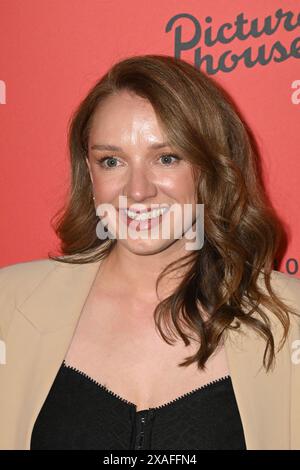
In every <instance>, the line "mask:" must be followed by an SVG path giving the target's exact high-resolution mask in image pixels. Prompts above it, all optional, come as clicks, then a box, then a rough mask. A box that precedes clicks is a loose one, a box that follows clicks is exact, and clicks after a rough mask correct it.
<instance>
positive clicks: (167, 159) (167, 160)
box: [97, 154, 181, 170]
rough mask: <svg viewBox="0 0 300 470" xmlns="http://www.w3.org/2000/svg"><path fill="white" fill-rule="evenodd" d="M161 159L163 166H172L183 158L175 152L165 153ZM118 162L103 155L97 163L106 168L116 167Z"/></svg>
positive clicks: (111, 157) (114, 158)
mask: <svg viewBox="0 0 300 470" xmlns="http://www.w3.org/2000/svg"><path fill="white" fill-rule="evenodd" d="M172 159H173V160H172ZM159 160H161V161H162V163H163V166H170V165H172V164H173V163H174V164H177V163H179V160H181V158H180V157H178V155H174V154H164V155H161V156H160V157H159ZM117 162H118V159H117V158H116V157H113V156H108V157H102V158H99V159H98V160H97V164H98V165H100V166H101V167H103V168H104V169H106V170H110V169H113V168H116V167H117Z"/></svg>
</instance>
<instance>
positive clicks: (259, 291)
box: [0, 55, 300, 450]
mask: <svg viewBox="0 0 300 470" xmlns="http://www.w3.org/2000/svg"><path fill="white" fill-rule="evenodd" d="M69 149H70V157H71V172H72V175H71V176H72V177H71V186H70V189H69V193H68V197H67V201H66V203H65V204H64V206H63V208H62V211H60V212H59V213H58V214H57V218H56V219H55V221H54V229H55V231H56V234H57V235H58V237H59V238H60V240H61V254H59V255H57V256H55V255H54V254H51V253H49V258H48V259H47V260H36V261H32V262H30V263H19V264H17V265H14V266H9V267H5V268H2V269H1V270H0V287H1V289H0V292H1V296H0V301H1V302H0V307H1V309H0V312H1V313H0V326H1V334H2V339H3V340H4V341H5V342H6V346H7V356H8V357H9V358H10V359H9V361H8V363H7V365H6V366H5V368H3V369H2V371H1V374H2V375H1V378H0V387H1V390H2V400H1V402H0V415H1V417H2V418H1V422H2V424H1V425H0V444H1V446H2V447H4V448H5V447H8V448H16V447H18V448H28V449H29V448H31V449H170V450H172V449H174V450H176V449H181V450H182V449H254V448H257V449H272V448H273V449H276V448H281V449H289V448H299V449H300V416H299V413H300V410H299V406H298V404H297V400H298V398H297V397H298V396H299V395H300V374H299V367H298V368H297V364H296V363H295V362H293V361H291V359H290V358H291V349H292V345H293V344H294V343H293V341H296V340H297V339H298V338H299V337H300V321H299V313H300V296H299V287H300V281H299V280H298V279H294V278H292V277H291V276H288V275H286V274H283V273H279V272H276V271H275V270H274V269H273V262H274V259H275V258H276V255H277V252H278V250H279V248H280V244H281V241H282V240H283V239H284V230H283V228H281V225H280V221H279V219H278V218H277V217H276V214H275V212H274V210H273V209H272V207H271V205H270V203H269V202H268V200H267V197H266V196H265V193H264V190H263V182H262V179H261V176H260V174H259V158H258V155H257V153H256V152H255V147H254V145H253V144H252V139H251V137H250V133H249V132H248V129H247V126H246V124H245V123H244V122H243V120H242V118H241V117H240V116H239V115H238V113H237V112H236V111H235V109H234V106H233V104H232V103H231V101H230V99H229V97H228V96H227V94H226V93H225V91H223V90H222V89H221V88H220V87H219V86H218V85H217V84H216V83H215V82H214V81H213V80H212V79H211V78H208V77H207V76H206V75H205V74H204V73H203V72H201V71H199V70H196V69H195V68H194V67H193V66H192V65H191V64H189V63H187V62H185V61H182V60H179V59H175V58H173V57H169V56H163V55H144V56H136V57H131V58H127V59H124V60H122V61H120V62H118V63H116V64H115V65H114V66H113V67H112V68H111V69H110V70H109V71H108V72H107V73H106V74H105V75H104V76H103V77H102V78H101V79H100V80H99V81H98V82H97V83H96V84H95V85H94V86H93V87H92V88H91V90H89V92H88V94H87V96H86V97H85V98H84V99H83V101H82V102H81V103H80V105H79V106H78V108H77V109H76V110H75V112H74V115H73V116H72V120H71V125H70V132H69ZM124 199H125V201H126V204H125V206H124V204H123V202H124ZM199 205H202V206H203V207H204V215H203V219H202V221H201V222H202V224H201V227H200V228H199V230H200V229H203V232H204V239H203V244H202V246H201V248H199V249H194V250H188V248H187V240H188V239H189V234H190V231H191V229H192V228H193V227H194V225H195V224H196V227H197V221H198V212H197V208H198V206H199ZM103 207H105V208H107V214H106V220H105V217H104V215H103V212H101V209H103ZM185 207H188V208H189V209H190V211H189V214H190V217H187V218H186V217H185V216H186V213H185V211H184V210H182V209H183V208H185ZM174 208H175V210H173V209H174ZM115 213H119V215H120V217H118V218H116V219H115V218H114V217H113V214H115ZM183 219H186V220H185V221H184V222H185V223H184V224H182V222H183ZM166 220H168V223H169V228H170V233H169V236H168V237H163V234H162V230H161V229H162V228H163V226H164V222H165V221H166ZM106 222H107V224H106V226H105V227H106V228H107V229H108V230H107V233H108V236H107V237H99V236H98V235H99V232H98V231H97V227H98V224H99V223H100V224H102V225H103V226H104V225H105V223H106ZM131 224H134V227H135V229H136V233H135V236H133V235H132V233H130V231H129V235H128V236H126V237H125V238H123V237H122V236H121V235H122V231H123V228H124V227H125V228H128V226H131ZM153 226H156V228H158V231H157V232H158V236H157V237H152V236H150V237H144V234H145V233H148V232H149V230H150V228H152V227H153ZM197 233H198V230H197V229H196V232H195V236H197ZM111 235H113V236H111ZM4 291H6V292H7V293H9V295H8V294H6V295H5V296H3V292H4ZM24 345H26V352H27V354H26V357H23V356H24V354H23V347H24ZM21 356H22V361H23V364H24V367H22V370H20V367H18V365H17V361H18V358H20V357H21ZM24 361H25V362H24ZM16 385H18V391H17V392H16V395H13V396H12V395H11V389H12V388H13V389H15V387H16ZM277 390H278V393H274V391H277ZM29 392H30V393H29ZM249 396H250V397H251V400H249ZM282 399H284V400H285V401H286V403H285V405H284V406H282V403H281V401H282ZM24 408H25V410H24Z"/></svg>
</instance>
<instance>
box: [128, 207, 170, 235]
mask: <svg viewBox="0 0 300 470" xmlns="http://www.w3.org/2000/svg"><path fill="white" fill-rule="evenodd" d="M168 210H169V209H167V210H166V211H165V212H164V213H163V214H161V215H159V216H157V217H154V218H151V219H146V220H135V219H131V218H130V217H128V215H127V214H126V212H125V210H124V209H121V210H119V213H120V219H121V220H122V221H123V222H125V224H126V225H127V227H129V226H130V229H131V230H136V231H137V232H139V231H141V230H150V229H151V228H152V227H155V226H156V225H158V224H159V223H160V222H161V221H162V218H163V216H164V215H165V214H166V213H167V212H168Z"/></svg>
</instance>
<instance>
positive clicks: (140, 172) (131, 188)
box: [123, 168, 156, 201]
mask: <svg viewBox="0 0 300 470" xmlns="http://www.w3.org/2000/svg"><path fill="white" fill-rule="evenodd" d="M123 194H124V195H126V196H127V197H128V198H130V199H132V200H136V201H140V200H143V199H147V198H151V197H153V196H155V194H156V184H155V181H154V179H153V175H151V173H150V172H149V171H147V170H146V169H143V168H132V169H131V170H130V172H129V173H128V177H127V179H126V181H125V184H124V187H123Z"/></svg>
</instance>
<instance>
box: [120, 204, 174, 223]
mask: <svg viewBox="0 0 300 470" xmlns="http://www.w3.org/2000/svg"><path fill="white" fill-rule="evenodd" d="M167 210H168V207H162V208H161V209H153V210H152V211H149V212H143V213H142V214H139V213H137V212H134V211H131V210H130V209H125V213H126V214H127V215H128V217H130V219H133V220H147V219H154V218H156V217H159V216H160V215H162V214H164V213H165V212H166V211H167Z"/></svg>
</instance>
